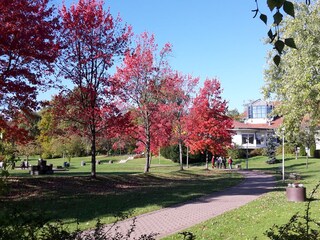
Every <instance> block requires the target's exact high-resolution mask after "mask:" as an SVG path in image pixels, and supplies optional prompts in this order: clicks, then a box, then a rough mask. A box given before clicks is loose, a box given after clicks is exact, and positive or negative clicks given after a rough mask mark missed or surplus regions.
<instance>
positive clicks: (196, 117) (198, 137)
mask: <svg viewBox="0 0 320 240" xmlns="http://www.w3.org/2000/svg"><path fill="white" fill-rule="evenodd" d="M226 111H227V102H226V101H224V100H222V98H221V87H220V82H219V81H218V80H216V79H212V80H210V79H207V80H206V81H205V82H204V87H203V88H202V89H201V90H200V94H199V95H198V96H197V97H196V98H195V99H194V101H193V106H192V108H191V109H190V114H189V115H188V116H187V117H186V118H185V123H186V129H187V130H188V139H187V144H188V145H189V146H190V151H192V152H197V151H200V152H202V153H203V152H205V151H210V152H211V153H212V154H213V155H225V154H226V150H227V148H228V147H229V146H230V144H231V134H232V133H231V131H230V129H231V128H232V120H231V118H229V117H228V116H226Z"/></svg>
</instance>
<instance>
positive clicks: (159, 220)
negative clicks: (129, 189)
mask: <svg viewBox="0 0 320 240" xmlns="http://www.w3.org/2000/svg"><path fill="white" fill-rule="evenodd" d="M241 173H242V174H243V175H244V176H245V180H244V181H243V182H241V183H240V184H239V185H237V186H235V187H231V188H228V189H226V190H224V191H222V192H217V193H213V194H210V195H207V196H204V197H201V198H199V199H196V200H193V201H190V202H187V203H184V204H179V205H175V206H172V207H168V208H164V209H161V210H158V211H155V212H151V213H146V214H143V215H140V216H138V217H137V218H136V228H135V231H134V232H133V233H132V234H131V237H132V239H133V238H138V237H139V236H141V235H142V234H149V233H158V235H157V237H156V238H157V239H160V238H161V237H165V236H168V235H171V234H173V233H176V232H181V231H182V230H184V229H186V228H188V227H191V226H193V225H195V224H197V223H201V222H203V221H205V220H208V219H210V218H213V217H215V216H218V215H220V214H222V213H224V212H226V211H229V210H232V209H235V208H238V207H240V206H242V205H245V204H247V203H248V202H250V201H252V200H255V199H257V198H258V197H259V196H261V195H262V194H264V193H266V192H268V191H271V190H272V189H273V188H274V186H275V180H274V178H273V177H272V176H271V175H266V174H262V173H259V172H254V171H241ZM131 224H132V219H127V220H125V221H123V222H119V223H118V224H117V226H119V229H118V231H121V232H124V233H125V232H126V231H127V230H128V229H130V225H131Z"/></svg>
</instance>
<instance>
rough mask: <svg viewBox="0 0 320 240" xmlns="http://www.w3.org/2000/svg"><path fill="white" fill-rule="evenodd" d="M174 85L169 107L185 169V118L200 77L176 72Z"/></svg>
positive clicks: (173, 133) (181, 166) (175, 138)
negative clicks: (183, 151)
mask: <svg viewBox="0 0 320 240" xmlns="http://www.w3.org/2000/svg"><path fill="white" fill-rule="evenodd" d="M172 78H173V81H172V82H174V86H173V87H172V88H171V90H172V91H171V94H170V95H169V104H168V106H169V108H170V110H169V111H170V112H171V114H172V118H171V122H172V124H173V128H172V130H173V131H172V141H173V143H178V146H179V162H180V170H183V162H182V146H183V143H184V141H185V140H186V136H187V134H186V133H187V129H186V128H185V126H184V123H183V119H184V118H185V117H186V116H187V114H188V111H189V106H190V103H191V95H192V94H193V93H194V88H195V87H196V85H197V84H198V82H199V78H194V77H192V76H191V75H182V74H179V73H175V74H173V75H172Z"/></svg>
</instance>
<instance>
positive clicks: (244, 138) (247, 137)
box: [242, 134, 254, 145]
mask: <svg viewBox="0 0 320 240" xmlns="http://www.w3.org/2000/svg"><path fill="white" fill-rule="evenodd" d="M247 140H248V143H249V144H253V140H254V134H242V145H244V144H247Z"/></svg>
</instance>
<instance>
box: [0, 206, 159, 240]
mask: <svg viewBox="0 0 320 240" xmlns="http://www.w3.org/2000/svg"><path fill="white" fill-rule="evenodd" d="M129 214H130V213H129ZM4 216H5V217H4ZM128 217H129V215H128V214H123V216H120V217H118V221H120V220H124V219H126V218H128ZM117 223H118V222H115V223H114V224H112V225H111V226H109V227H106V226H105V225H103V224H102V223H101V222H100V220H99V219H98V220H97V223H96V226H95V228H94V229H93V230H90V231H85V232H81V231H80V230H79V229H76V230H75V231H70V230H69V229H68V228H67V227H65V225H64V223H63V222H62V221H56V222H54V223H50V222H49V221H48V219H44V218H43V214H42V215H41V213H36V212H30V210H29V212H28V211H25V210H23V211H19V210H18V209H11V211H9V212H7V211H6V213H1V218H0V224H1V228H0V240H16V239H19V240H29V239H32V240H58V239H63V240H98V239H99V240H122V239H123V240H129V239H131V235H132V233H133V232H134V231H135V227H136V218H133V220H132V224H131V225H130V228H129V229H126V231H125V232H124V233H122V232H119V231H118V230H119V227H118V225H117ZM156 235H158V234H157V233H149V234H143V235H141V236H140V237H139V238H138V239H137V240H155V236H156Z"/></svg>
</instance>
